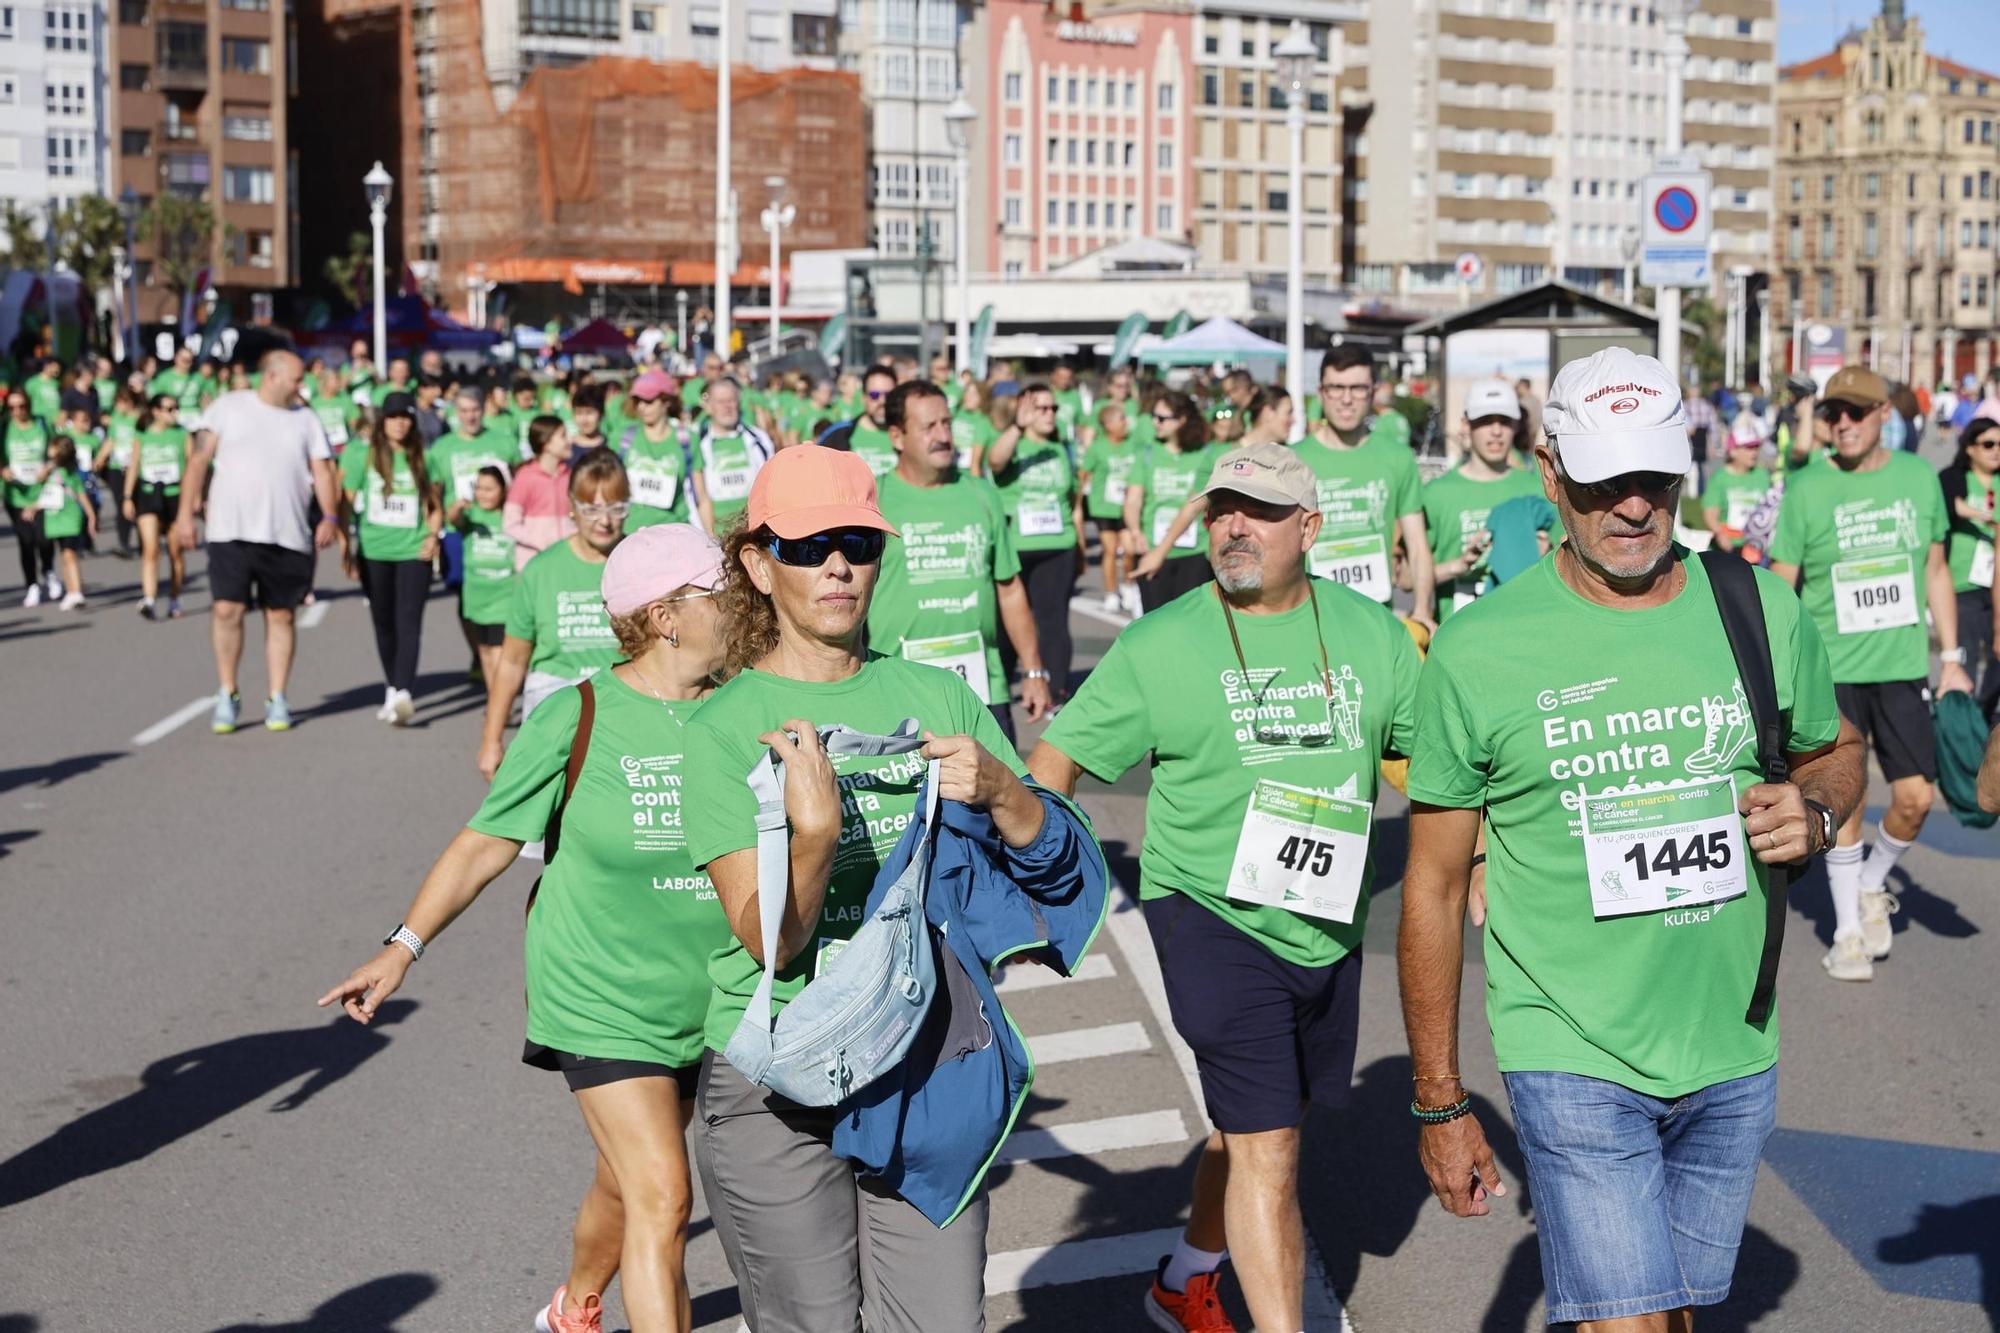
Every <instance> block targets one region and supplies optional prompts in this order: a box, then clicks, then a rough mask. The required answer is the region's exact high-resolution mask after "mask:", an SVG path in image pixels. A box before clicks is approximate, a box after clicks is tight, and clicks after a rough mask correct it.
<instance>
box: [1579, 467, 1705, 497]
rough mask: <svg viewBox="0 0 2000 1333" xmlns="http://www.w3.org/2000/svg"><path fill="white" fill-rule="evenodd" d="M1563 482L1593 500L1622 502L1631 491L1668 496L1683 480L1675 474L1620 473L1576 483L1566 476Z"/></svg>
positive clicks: (1647, 494)
mask: <svg viewBox="0 0 2000 1333" xmlns="http://www.w3.org/2000/svg"><path fill="white" fill-rule="evenodd" d="M1563 480H1564V481H1566V482H1568V483H1569V484H1570V485H1572V486H1574V487H1576V488H1577V489H1578V490H1580V491H1582V492H1583V493H1584V494H1585V495H1588V496H1589V497H1590V498H1591V499H1593V500H1622V499H1624V498H1625V497H1626V496H1628V495H1630V494H1631V493H1632V492H1633V491H1637V492H1639V494H1641V495H1644V496H1648V497H1653V496H1664V495H1670V494H1672V493H1673V491H1674V490H1675V489H1676V488H1677V487H1678V486H1679V485H1680V484H1681V482H1682V481H1683V480H1685V478H1683V477H1682V476H1681V475H1680V474H1679V473H1676V472H1621V473H1619V474H1618V475H1617V476H1615V477H1606V478H1605V479H1604V480H1603V481H1578V480H1577V479H1576V478H1574V477H1571V476H1569V475H1567V474H1565V475H1564V476H1563Z"/></svg>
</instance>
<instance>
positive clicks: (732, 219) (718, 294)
mask: <svg viewBox="0 0 2000 1333" xmlns="http://www.w3.org/2000/svg"><path fill="white" fill-rule="evenodd" d="M735 7H736V6H735V5H733V4H728V3H724V4H723V5H721V6H720V7H719V9H720V12H719V16H718V18H717V20H716V48H715V327H714V330H713V332H712V334H711V336H712V337H714V339H715V347H716V351H717V352H718V353H719V354H720V355H721V357H722V362H723V364H724V365H727V364H729V344H730V314H729V296H730V292H729V280H730V278H731V277H732V276H734V274H735V272H736V191H735V188H734V187H733V186H732V185H731V184H730V181H729V149H730V142H729V134H730V130H729V113H730V109H731V108H730V105H729V100H730V96H731V93H730V89H729V83H730V77H729V76H730V70H729V61H730V55H731V47H730V33H729V27H730V24H729V11H730V10H732V9H734V8H735Z"/></svg>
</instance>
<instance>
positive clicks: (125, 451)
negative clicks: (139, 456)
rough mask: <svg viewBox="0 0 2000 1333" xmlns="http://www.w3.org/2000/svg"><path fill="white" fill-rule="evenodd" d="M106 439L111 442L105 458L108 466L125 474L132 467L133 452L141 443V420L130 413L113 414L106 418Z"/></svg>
mask: <svg viewBox="0 0 2000 1333" xmlns="http://www.w3.org/2000/svg"><path fill="white" fill-rule="evenodd" d="M104 438H105V439H107V440H109V441H110V442H111V452H110V454H108V455H107V456H106V458H105V463H106V465H107V466H109V467H111V468H114V469H116V470H117V471H120V472H124V471H126V470H128V469H129V468H131V466H132V450H133V448H134V447H135V446H136V445H137V444H138V443H139V418H137V417H135V416H133V415H132V414H131V413H130V412H111V413H107V414H106V415H105V418H104Z"/></svg>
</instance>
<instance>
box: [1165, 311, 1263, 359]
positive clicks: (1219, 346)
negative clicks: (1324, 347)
mask: <svg viewBox="0 0 2000 1333" xmlns="http://www.w3.org/2000/svg"><path fill="white" fill-rule="evenodd" d="M1138 359H1139V360H1141V361H1143V362H1145V363H1146V364H1147V365H1152V366H1206V365H1213V364H1215V363H1217V362H1224V363H1234V362H1246V361H1283V360H1284V359H1285V345H1284V344H1283V343H1277V342H1272V341H1271V340H1270V339H1269V338H1264V337H1260V336H1258V335H1257V334H1254V333H1252V332H1251V331H1250V330H1248V329H1246V328H1244V327H1243V326H1242V325H1241V324H1238V323H1237V322H1236V321H1235V320H1233V319H1221V318H1217V319H1211V320H1209V321H1208V322H1207V323H1205V324H1197V325H1196V326H1195V327H1193V328H1191V329H1189V330H1188V331H1187V332H1186V333H1183V334H1181V335H1180V337H1178V338H1169V339H1167V340H1166V341H1164V342H1161V343H1158V344H1156V345H1154V346H1152V347H1148V348H1146V349H1145V350H1144V351H1142V352H1140V353H1139V357H1138Z"/></svg>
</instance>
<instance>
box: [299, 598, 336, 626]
mask: <svg viewBox="0 0 2000 1333" xmlns="http://www.w3.org/2000/svg"><path fill="white" fill-rule="evenodd" d="M331 605H332V603H330V602H328V601H327V600H326V599H325V598H321V599H319V600H318V601H315V602H314V603H313V604H312V605H311V606H309V607H307V608H306V609H305V610H303V611H301V612H299V616H298V625H299V628H300V629H314V628H316V627H317V626H318V625H319V622H320V621H322V620H325V619H326V612H327V608H328V607H329V606H331Z"/></svg>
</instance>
